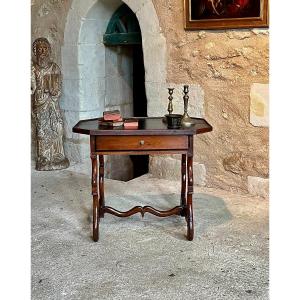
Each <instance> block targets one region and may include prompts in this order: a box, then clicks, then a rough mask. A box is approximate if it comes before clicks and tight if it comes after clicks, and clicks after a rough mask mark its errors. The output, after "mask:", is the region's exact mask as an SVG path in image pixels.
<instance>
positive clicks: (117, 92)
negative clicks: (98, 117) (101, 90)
mask: <svg viewBox="0 0 300 300" xmlns="http://www.w3.org/2000/svg"><path fill="white" fill-rule="evenodd" d="M132 97H133V94H132V78H131V77H130V75H129V76H124V77H121V76H117V77H108V78H106V95H105V105H106V106H115V105H122V104H125V103H132V102H133V98H132Z"/></svg>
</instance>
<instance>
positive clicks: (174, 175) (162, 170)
mask: <svg viewBox="0 0 300 300" xmlns="http://www.w3.org/2000/svg"><path fill="white" fill-rule="evenodd" d="M149 173H151V174H152V175H154V176H156V177H158V178H164V179H168V180H181V160H177V159H175V158H172V157H161V156H150V162H149ZM193 173H194V174H193V175H194V184H195V185H200V186H205V184H206V168H205V166H204V165H203V164H200V163H198V162H194V164H193Z"/></svg>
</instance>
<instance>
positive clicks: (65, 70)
mask: <svg viewBox="0 0 300 300" xmlns="http://www.w3.org/2000/svg"><path fill="white" fill-rule="evenodd" d="M61 55H62V70H61V72H62V74H63V79H78V78H79V69H78V47H77V45H64V46H63V47H62V52H61Z"/></svg>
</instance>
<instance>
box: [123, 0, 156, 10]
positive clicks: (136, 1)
mask: <svg viewBox="0 0 300 300" xmlns="http://www.w3.org/2000/svg"><path fill="white" fill-rule="evenodd" d="M123 2H124V3H126V4H127V5H128V6H129V7H130V9H131V10H132V11H133V12H134V13H136V12H137V11H139V10H140V9H141V8H142V7H143V6H145V5H146V4H148V3H149V2H151V0H123ZM152 5H153V4H152Z"/></svg>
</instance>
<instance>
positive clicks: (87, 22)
mask: <svg viewBox="0 0 300 300" xmlns="http://www.w3.org/2000/svg"><path fill="white" fill-rule="evenodd" d="M105 30H106V28H105V26H103V24H102V21H101V19H82V26H81V29H80V36H79V43H80V44H95V43H100V42H102V40H101V36H102V35H103V34H104V33H105Z"/></svg>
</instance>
